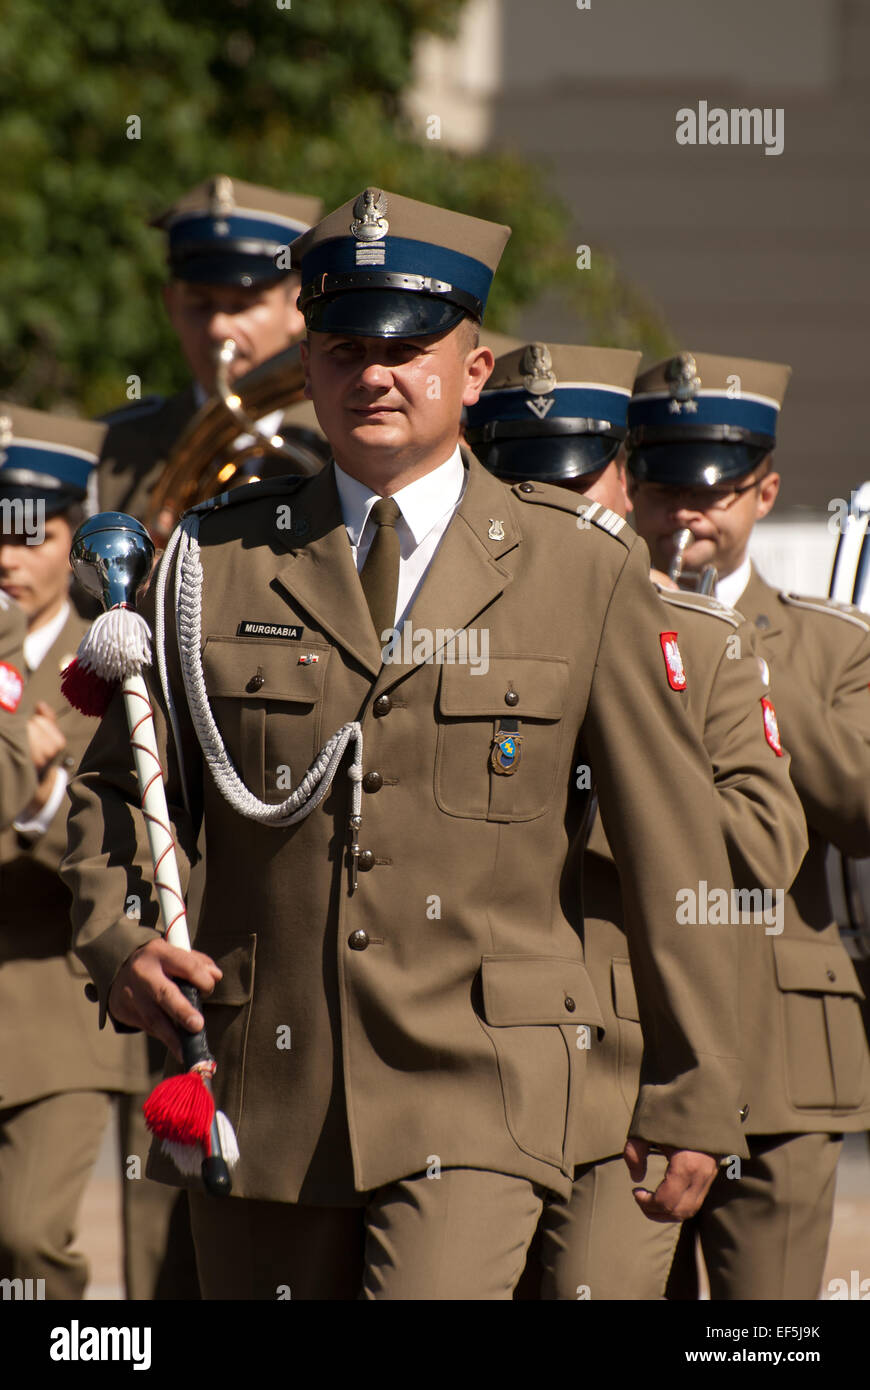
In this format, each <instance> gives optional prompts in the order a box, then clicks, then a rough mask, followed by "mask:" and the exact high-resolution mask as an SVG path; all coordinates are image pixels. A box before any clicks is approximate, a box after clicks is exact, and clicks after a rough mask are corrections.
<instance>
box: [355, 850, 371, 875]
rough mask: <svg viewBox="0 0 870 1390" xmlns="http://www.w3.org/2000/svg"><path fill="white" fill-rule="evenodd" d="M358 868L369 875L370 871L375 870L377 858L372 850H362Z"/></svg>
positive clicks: (357, 862) (357, 863) (357, 864)
mask: <svg viewBox="0 0 870 1390" xmlns="http://www.w3.org/2000/svg"><path fill="white" fill-rule="evenodd" d="M356 866H357V868H358V869H359V871H360V873H362V874H364V873H367V872H368V870H369V869H373V868H374V867H375V856H374V854H373V852H372V851H371V850H370V849H361V850H360V852H359V858H358V859H357V861H356Z"/></svg>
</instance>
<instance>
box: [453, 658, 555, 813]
mask: <svg viewBox="0 0 870 1390" xmlns="http://www.w3.org/2000/svg"><path fill="white" fill-rule="evenodd" d="M567 695H568V663H567V661H566V660H565V659H564V657H558V656H552V657H550V656H540V657H530V656H522V657H515V656H491V657H490V658H489V666H488V669H487V670H486V671H485V672H484V673H480V672H479V671H478V672H475V670H474V668H473V667H471V666H469V665H457V666H449V665H445V666H444V667H443V668H442V671H441V679H440V682H439V690H438V715H437V717H438V744H437V750H436V754H435V800H436V802H437V804H438V806H439V807H440V808H441V810H442V811H446V812H447V814H448V815H451V816H463V817H466V818H467V819H469V820H494V821H521V820H534V819H535V818H536V817H537V816H542V815H543V814H544V812H545V811H547V810H549V809H551V807H552V803H553V795H554V792H555V789H556V781H557V776H558V771H559V765H560V758H561V755H562V746H563V742H564V738H565V723H564V714H565V704H566V700H567ZM514 724H515V727H514ZM570 734H571V742H572V745H573V741H574V738H575V737H576V734H577V730H576V729H572V730H570Z"/></svg>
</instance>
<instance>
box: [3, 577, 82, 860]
mask: <svg viewBox="0 0 870 1390" xmlns="http://www.w3.org/2000/svg"><path fill="white" fill-rule="evenodd" d="M68 617H69V604H68V603H65V604H64V605H63V608H62V609H61V610H60V612H59V613H58V614H57V615H56V616H55V617H54V618H52V619H51V620H50V622H47V623H45V625H44V626H43V627H38V628H37V629H36V631H35V632H28V634H27V636H26V637H25V639H24V664H25V665H26V667H27V669H28V671H35V670H36V668H37V666H41V665H42V662H43V661H44V659H45V657H46V656H47V655H48V652H49V651H50V650H51V648H52V647H53V646H54V644H55V642H56V641H57V639H58V637H59V636H60V634H61V633H62V632H63V629H64V624H65V623H66V620H67V618H68ZM66 784H67V774H66V769H65V768H62V767H58V769H57V771H56V773H55V777H54V785H53V787H52V789H51V795H50V797H49V798H48V800H47V801H46V803H45V805H44V806H43V808H42V810H41V811H39V812H37V814H36V815H35V816H32V817H31V818H30V820H16V821H13V825H14V826H15V829H16V830H17V831H18V833H19V835H26V836H27V838H28V839H30V840H35V839H36V838H37V836H39V835H44V834H45V832H46V831H47V830H48V828H49V826H50V825H51V822H52V821H53V820H54V818H55V816H56V815H57V813H58V811H59V810H60V808H61V805H62V803H63V799H64V794H65V792H66Z"/></svg>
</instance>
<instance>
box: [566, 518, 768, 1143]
mask: <svg viewBox="0 0 870 1390" xmlns="http://www.w3.org/2000/svg"><path fill="white" fill-rule="evenodd" d="M664 627H665V624H664V622H663V614H662V611H661V605H660V603H659V600H658V599H657V597H656V596H655V593H654V591H653V589H652V587H651V585H650V582H649V555H648V552H647V549H646V546H645V545H644V544H643V542H642V541H635V542H634V544H633V546H632V549H631V551H630V554H629V556H628V559H627V561H626V563H625V565H624V567H623V570H622V572H621V574H620V578H619V580H618V582H617V584H616V586H615V588H614V592H613V596H612V599H611V602H610V607H609V610H608V615H607V619H606V622H605V625H604V630H603V633H602V637H601V641H600V645H599V650H598V654H597V662H596V668H595V674H594V677H593V683H592V690H591V693H590V699H589V704H588V709H587V717H586V720H585V722H584V729H583V736H582V743H583V746H584V748H585V751H586V755H587V757H588V760H589V764H590V767H591V769H592V776H593V779H594V781H595V784H596V786H597V789H598V797H599V805H600V808H601V817H602V822H603V826H604V830H605V832H606V834H607V838H608V840H609V842H610V845H611V847H612V849H613V856H614V860H615V862H616V866H617V868H618V870H619V875H620V880H621V886H622V894H623V903H624V910H625V924H626V931H627V934H628V939H629V952H630V956H631V963H632V971H633V974H634V979H635V985H636V989H637V997H638V1006H639V1013H640V1022H641V1025H642V1028H643V1033H644V1039H645V1048H644V1056H643V1062H642V1067H641V1079H640V1089H639V1092H638V1098H637V1103H636V1106H635V1112H634V1116H633V1119H632V1123H631V1126H630V1131H629V1132H630V1133H631V1134H632V1135H634V1136H637V1137H639V1138H642V1139H646V1140H649V1141H651V1142H654V1143H658V1144H668V1145H675V1146H677V1147H679V1148H690V1149H696V1150H699V1151H702V1152H707V1153H712V1154H732V1153H733V1154H746V1152H747V1149H746V1145H745V1140H744V1138H743V1134H742V1131H741V1124H740V1117H739V1111H740V1105H741V1099H740V1092H741V1063H740V1048H739V1037H738V1034H739V1026H738V993H737V989H738V986H737V978H738V954H737V951H738V939H737V936H736V930H735V928H734V927H732V926H730V925H725V924H723V925H712V924H705V925H689V924H683V923H682V922H678V919H677V918H678V911H677V910H678V907H679V906H680V905H681V904H684V903H685V901H686V899H685V894H686V890H688V891H689V892H690V893H692V894H695V895H696V900H697V898H698V897H700V895H701V894H705V895H706V894H707V893H708V892H712V891H713V890H716V889H718V890H724V892H725V893H726V894H728V895H729V900H730V889H731V886H732V885H731V875H730V872H729V867H728V858H727V854H726V850H725V844H724V841H723V837H722V831H721V829H720V822H719V809H718V806H717V798H716V793H715V790H714V787H713V778H712V773H711V770H710V763H709V759H708V757H707V754H706V752H705V750H704V748H703V745H702V744H701V742H700V739H699V738H698V736H697V735H696V734H695V733H694V731H693V729H692V728H691V726H690V723H689V720H688V718H687V716H686V713H685V710H684V709H683V706H682V701H683V694H682V693H681V692H680V691H678V690H674V689H672V688H671V686H670V684H669V680H668V674H667V667H666V664H665V659H664V655H663V652H662V646H661V642H660V633H661V632H662V630H664ZM688 678H689V679H691V674H690V673H689V677H688ZM681 915H683V916H685V912H683V913H682V914H681ZM697 915H698V916H700V915H701V914H697Z"/></svg>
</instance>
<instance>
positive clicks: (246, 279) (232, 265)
mask: <svg viewBox="0 0 870 1390" xmlns="http://www.w3.org/2000/svg"><path fill="white" fill-rule="evenodd" d="M169 271H170V274H171V275H172V277H173V279H174V280H189V281H191V283H193V284H195V285H240V286H241V287H242V288H243V289H248V288H249V287H250V286H251V285H265V284H268V282H269V281H270V280H273V281H275V282H277V281H278V280H283V279H284V277H285V276H287V275H290V274H292V273H293V272H292V271H289V270H278V269H277V267H276V265H275V261H274V259H273V258H272V257H271V256H246V255H243V254H242V253H241V252H240V251H221V252H217V251H215V252H213V253H208V254H206V255H202V256H188V257H185V258H183V259H179V260H170V262H169Z"/></svg>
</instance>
